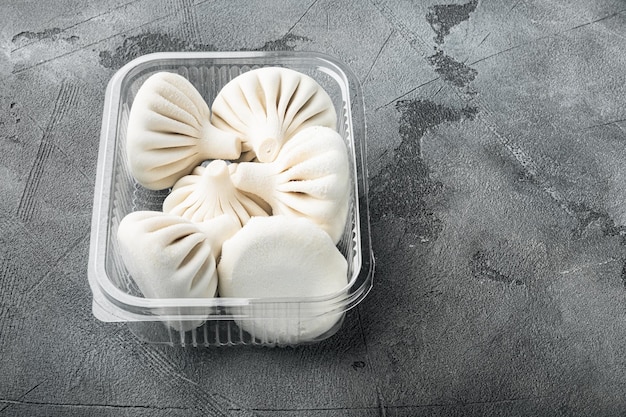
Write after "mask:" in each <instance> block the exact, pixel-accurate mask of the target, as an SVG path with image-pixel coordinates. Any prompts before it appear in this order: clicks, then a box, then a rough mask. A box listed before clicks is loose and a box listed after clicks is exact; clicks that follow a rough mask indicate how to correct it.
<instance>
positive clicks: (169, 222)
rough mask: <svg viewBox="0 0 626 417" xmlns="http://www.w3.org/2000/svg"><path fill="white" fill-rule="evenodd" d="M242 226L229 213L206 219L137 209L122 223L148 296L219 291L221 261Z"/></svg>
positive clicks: (127, 250) (123, 247)
mask: <svg viewBox="0 0 626 417" xmlns="http://www.w3.org/2000/svg"><path fill="white" fill-rule="evenodd" d="M240 228H241V226H240V225H239V222H238V221H237V220H236V219H233V217H231V216H228V215H223V216H220V217H216V218H214V219H212V220H209V221H207V222H204V223H202V224H198V223H192V222H190V221H188V220H185V219H182V218H181V217H179V216H174V215H170V214H166V213H162V212H159V211H135V212H132V213H130V214H128V215H126V216H125V217H124V218H123V219H122V221H121V222H120V224H119V228H118V233H117V238H118V242H119V246H120V254H121V255H122V260H123V261H124V264H125V265H126V268H127V269H128V272H129V273H130V275H131V277H132V279H133V280H134V281H135V283H136V284H137V286H138V287H139V289H140V290H141V292H142V293H143V295H144V297H146V298H206V297H214V296H215V294H216V291H217V269H216V260H217V259H218V258H219V256H220V253H221V248H222V244H223V242H224V241H225V240H226V239H228V238H230V237H231V236H233V235H234V234H235V232H237V231H238V230H239V229H240Z"/></svg>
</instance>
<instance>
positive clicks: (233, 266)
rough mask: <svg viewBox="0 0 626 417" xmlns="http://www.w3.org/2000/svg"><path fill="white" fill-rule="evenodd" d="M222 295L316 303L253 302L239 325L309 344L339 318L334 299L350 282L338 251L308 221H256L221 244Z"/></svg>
mask: <svg viewBox="0 0 626 417" xmlns="http://www.w3.org/2000/svg"><path fill="white" fill-rule="evenodd" d="M217 268H218V276H219V293H220V297H235V298H239V297H241V298H251V299H257V298H258V299H274V300H276V299H277V298H278V299H280V298H287V299H289V298H292V299H298V300H303V299H305V300H315V298H316V297H328V298H329V299H328V300H327V301H326V300H320V299H319V298H318V300H317V301H315V302H312V303H306V302H304V303H300V304H297V303H294V304H293V305H291V304H290V303H288V302H287V303H284V302H283V303H271V302H270V303H268V304H263V303H260V304H256V305H255V304H252V305H251V312H250V314H251V316H252V317H251V318H250V319H245V318H242V319H239V320H237V319H236V322H237V324H238V325H239V326H240V327H241V328H243V330H245V331H247V332H248V333H250V334H251V335H253V336H254V337H255V338H257V339H259V340H261V341H264V342H269V343H278V344H294V343H299V342H303V341H312V340H315V338H317V337H319V336H320V335H322V334H324V333H326V332H327V331H329V330H331V329H332V328H333V327H334V326H335V324H337V323H338V322H339V320H340V319H341V317H342V313H341V311H339V312H338V311H337V310H334V309H335V308H337V304H336V303H333V302H332V299H333V297H336V296H337V295H341V294H343V293H342V291H343V290H345V287H346V286H347V284H348V277H347V271H348V269H347V268H348V265H347V262H346V259H345V258H344V257H343V255H342V254H341V252H340V251H339V250H338V249H337V247H336V246H335V245H334V244H333V242H332V240H331V239H330V237H329V236H328V234H326V233H324V231H323V230H321V229H320V228H319V227H318V226H316V225H315V224H314V223H313V222H311V221H310V220H307V219H304V218H296V217H288V216H280V215H279V216H270V217H254V218H252V219H251V220H250V221H249V222H248V223H247V224H246V225H245V226H244V227H243V228H242V229H241V230H239V231H238V232H237V233H235V235H234V236H233V237H232V238H230V239H228V240H227V241H225V242H224V245H223V247H222V257H221V260H220V262H219V264H218V267H217Z"/></svg>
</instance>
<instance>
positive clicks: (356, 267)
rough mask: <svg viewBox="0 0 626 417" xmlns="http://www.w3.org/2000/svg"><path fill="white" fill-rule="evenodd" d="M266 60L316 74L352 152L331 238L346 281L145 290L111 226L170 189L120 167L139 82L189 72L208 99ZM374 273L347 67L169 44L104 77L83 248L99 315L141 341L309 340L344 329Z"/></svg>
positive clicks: (356, 91) (287, 55) (310, 58)
mask: <svg viewBox="0 0 626 417" xmlns="http://www.w3.org/2000/svg"><path fill="white" fill-rule="evenodd" d="M263 66H281V67H287V68H291V69H293V70H296V71H299V72H302V73H305V74H307V75H309V76H311V77H313V79H315V80H316V81H317V82H318V83H319V84H320V85H321V86H322V87H323V88H324V89H325V90H326V91H327V92H328V94H329V95H330V97H331V98H332V100H333V103H334V105H335V108H336V110H337V112H338V115H337V116H338V118H337V120H338V123H337V124H338V126H337V129H338V131H339V133H340V134H341V136H342V137H343V138H344V139H345V141H346V144H347V147H348V150H349V152H350V156H351V157H350V158H349V159H350V163H351V177H352V181H353V187H352V189H351V196H350V197H351V205H350V212H349V216H350V217H349V219H348V222H347V225H346V228H345V230H344V233H343V237H342V239H341V241H340V242H339V243H338V245H337V247H338V248H339V249H340V251H341V252H342V253H343V255H344V256H345V257H346V259H347V260H348V277H347V281H348V286H347V287H346V289H345V290H344V291H341V292H339V293H337V294H334V295H331V296H327V297H320V298H297V299H294V298H276V299H248V298H220V297H217V298H206V299H197V298H194V299H188V298H185V299H181V298H167V299H147V298H144V297H143V296H142V295H141V292H140V291H139V290H138V288H137V287H136V286H135V284H134V282H133V280H132V278H131V277H130V276H129V274H128V271H127V270H126V268H125V267H124V264H123V262H122V259H121V256H120V253H119V250H118V246H117V240H116V235H117V228H118V225H119V222H120V220H121V219H122V218H123V217H124V216H125V215H126V214H128V213H130V212H132V211H136V210H161V203H162V201H163V199H164V198H165V197H166V195H167V193H168V191H167V190H164V191H151V190H147V189H145V188H143V187H141V186H140V185H138V184H137V183H136V182H135V180H134V179H133V178H132V176H131V175H130V173H129V170H128V167H127V161H126V153H125V140H126V127H127V121H128V114H129V111H130V107H131V105H132V103H133V99H134V97H135V94H136V93H137V90H138V89H139V87H140V86H141V85H142V83H143V82H144V81H145V79H146V78H148V77H149V76H150V75H152V74H154V73H155V72H159V71H170V72H176V73H178V74H181V75H183V76H184V77H186V78H187V79H189V81H191V82H192V84H194V85H195V87H196V88H197V89H198V90H199V91H200V93H201V94H202V96H203V97H204V98H205V100H206V101H207V102H208V103H209V104H210V103H211V102H212V101H213V99H214V98H215V96H216V94H217V93H218V92H219V91H220V89H221V88H222V87H223V86H224V85H225V84H226V83H227V82H228V81H229V80H231V79H232V78H234V77H235V76H237V75H239V74H241V73H243V72H245V71H248V70H250V69H254V68H258V67H263ZM373 272H374V259H373V255H372V250H371V243H370V229H369V212H368V204H367V175H366V168H365V118H364V112H363V98H362V95H361V90H360V86H359V83H358V81H357V79H356V77H355V76H354V75H353V73H352V72H351V71H350V70H349V69H348V68H347V67H346V66H345V65H343V64H342V63H340V62H338V61H337V60H335V59H334V58H331V57H329V56H325V55H322V54H317V53H310V52H307V53H295V52H172V53H156V54H150V55H145V56H142V57H140V58H137V59H135V60H133V61H131V62H130V63H128V64H127V65H125V66H124V67H123V68H121V69H120V70H119V71H118V72H117V73H116V74H115V75H114V76H113V77H112V78H111V80H110V82H109V85H108V87H107V90H106V97H105V102H104V112H103V117H102V131H101V138H100V149H99V155H98V168H97V177H96V185H95V193H94V206H93V218H92V226H91V244H90V252H89V272H88V276H89V283H90V286H91V289H92V292H93V314H94V315H95V317H96V318H98V319H99V320H102V321H105V322H126V323H127V324H128V326H129V327H130V329H131V330H132V331H133V332H134V333H135V334H136V335H137V336H138V337H140V338H141V339H142V340H145V341H147V342H153V343H167V344H170V345H182V346H185V345H192V346H230V345H240V344H260V345H269V346H276V345H280V346H282V345H297V344H302V343H311V342H317V341H320V340H323V339H325V338H327V337H329V336H331V335H333V334H334V333H335V332H336V331H337V330H338V329H339V328H340V327H341V323H342V319H343V316H344V314H345V312H346V311H347V310H349V309H351V308H352V307H354V306H355V305H357V304H358V303H359V302H361V301H362V300H363V299H364V298H365V296H366V295H367V293H368V291H369V290H370V288H371V286H372V277H373ZM244 321H249V322H248V325H246V326H244V327H245V328H246V329H248V331H244V330H242V329H241V327H240V326H238V324H237V323H240V324H241V323H244ZM320 321H326V322H328V323H331V325H330V327H329V328H328V330H327V331H325V332H324V333H323V334H320V335H319V336H316V337H313V338H311V337H306V338H303V337H301V333H302V332H301V331H300V329H304V328H307V326H309V327H310V326H314V325H315V324H316V323H319V322H320ZM332 323H334V324H332Z"/></svg>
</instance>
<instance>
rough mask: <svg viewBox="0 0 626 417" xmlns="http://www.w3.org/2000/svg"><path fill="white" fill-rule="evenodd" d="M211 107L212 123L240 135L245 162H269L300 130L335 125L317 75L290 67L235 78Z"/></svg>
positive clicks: (257, 71)
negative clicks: (313, 76)
mask: <svg viewBox="0 0 626 417" xmlns="http://www.w3.org/2000/svg"><path fill="white" fill-rule="evenodd" d="M211 110H212V115H211V122H212V123H213V125H215V126H216V127H219V128H220V129H222V130H225V131H228V132H232V133H233V134H234V135H236V136H238V137H240V138H241V140H242V141H243V149H242V150H243V152H244V154H243V155H242V157H241V160H245V161H250V160H253V159H254V158H256V159H258V160H259V161H261V162H271V161H273V160H274V159H275V158H276V155H277V154H278V151H279V150H280V148H281V146H282V145H283V143H285V142H286V141H287V140H289V139H290V138H291V137H292V136H293V135H294V134H295V133H297V132H298V131H299V130H301V129H303V128H305V127H307V126H315V125H319V126H326V127H330V128H333V129H335V128H336V125H337V113H336V112H335V107H334V105H333V102H332V100H331V98H330V96H329V95H328V93H327V92H326V91H325V90H324V89H323V88H322V87H321V86H320V85H319V84H318V83H317V81H315V80H314V79H313V78H311V77H309V76H308V75H306V74H302V73H300V72H298V71H294V70H292V69H288V68H279V67H265V68H259V69H254V70H251V71H248V72H245V73H243V74H241V75H239V76H237V77H235V78H233V79H232V80H231V81H230V82H229V83H228V84H226V85H225V86H224V87H223V88H222V90H221V91H220V93H219V94H218V95H217V97H216V98H215V100H214V101H213V105H212V107H211Z"/></svg>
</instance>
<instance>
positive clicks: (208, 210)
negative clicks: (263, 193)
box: [163, 159, 271, 225]
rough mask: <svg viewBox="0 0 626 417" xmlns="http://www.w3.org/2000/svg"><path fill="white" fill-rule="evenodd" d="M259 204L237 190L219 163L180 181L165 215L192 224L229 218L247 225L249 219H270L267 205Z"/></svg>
mask: <svg viewBox="0 0 626 417" xmlns="http://www.w3.org/2000/svg"><path fill="white" fill-rule="evenodd" d="M256 200H257V201H255V199H254V197H253V196H249V195H247V194H246V193H244V192H242V191H240V190H238V189H237V188H235V186H234V185H233V183H232V181H231V179H230V173H229V168H228V165H227V164H226V162H224V161H222V160H219V159H218V160H215V161H211V162H210V163H209V164H208V165H207V166H206V167H203V166H198V167H196V168H195V169H194V170H193V172H192V173H191V174H190V175H186V176H184V177H182V178H181V179H180V180H178V181H177V182H176V184H174V187H173V188H172V192H171V193H170V194H169V195H168V196H167V197H166V198H165V200H164V201H163V212H164V213H169V214H172V215H177V216H181V217H183V218H185V219H187V220H191V221H193V222H203V221H206V220H210V219H212V218H214V217H218V216H220V215H222V214H228V215H230V216H232V217H234V218H235V219H237V221H239V222H240V223H241V225H244V224H246V223H247V222H248V220H250V217H252V216H267V215H268V214H269V212H270V210H271V208H270V207H269V206H268V205H267V204H266V203H264V202H263V201H260V200H259V199H258V198H256ZM262 206H263V207H262Z"/></svg>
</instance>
